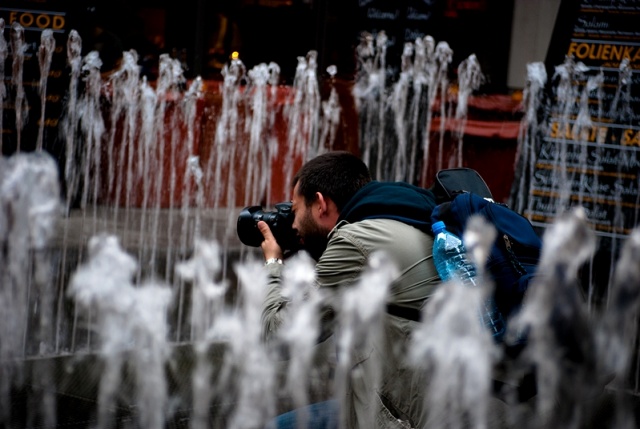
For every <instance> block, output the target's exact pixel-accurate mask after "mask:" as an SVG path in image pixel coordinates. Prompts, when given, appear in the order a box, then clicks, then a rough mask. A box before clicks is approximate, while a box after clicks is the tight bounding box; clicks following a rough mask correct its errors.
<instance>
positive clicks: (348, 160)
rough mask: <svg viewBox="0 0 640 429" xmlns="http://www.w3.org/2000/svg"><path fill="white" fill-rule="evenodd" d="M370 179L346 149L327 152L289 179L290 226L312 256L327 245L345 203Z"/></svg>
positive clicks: (315, 257) (360, 163)
mask: <svg viewBox="0 0 640 429" xmlns="http://www.w3.org/2000/svg"><path fill="white" fill-rule="evenodd" d="M370 181H371V175H370V173H369V169H368V168H367V166H366V165H365V164H364V162H362V160H361V159H360V158H358V157H357V156H355V155H353V154H351V153H349V152H343V151H339V152H328V153H325V154H322V155H319V156H317V157H316V158H314V159H312V160H310V161H308V162H307V163H306V164H304V165H303V166H302V168H301V169H300V171H298V173H297V174H296V176H295V177H294V179H293V184H294V188H293V198H292V200H291V202H292V204H293V205H292V210H293V212H294V214H295V219H294V221H293V228H294V229H295V230H296V231H297V232H298V235H299V236H300V238H301V240H302V242H303V247H304V248H305V250H307V251H308V252H309V254H310V255H311V256H312V257H313V258H314V259H316V260H317V259H319V258H320V255H322V253H323V252H324V250H325V248H326V247H327V242H328V239H327V236H328V234H329V232H330V231H331V230H332V229H333V227H334V226H335V225H336V223H337V220H338V217H339V215H340V211H341V210H342V208H343V207H344V206H345V204H346V203H347V202H348V201H349V200H350V199H351V198H352V197H353V196H354V195H355V194H356V192H358V191H359V190H360V188H362V187H363V186H364V185H366V184H367V183H369V182H370Z"/></svg>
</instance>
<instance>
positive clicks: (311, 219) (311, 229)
mask: <svg viewBox="0 0 640 429" xmlns="http://www.w3.org/2000/svg"><path fill="white" fill-rule="evenodd" d="M291 204H292V205H291V209H292V210H293V213H294V220H293V229H294V230H295V231H296V232H297V234H298V237H300V241H301V243H302V247H303V248H304V249H305V250H306V251H307V252H309V254H310V255H311V257H312V258H313V259H315V260H316V261H317V260H318V259H320V256H321V255H322V253H323V252H324V250H325V249H326V248H327V243H328V241H329V240H328V238H327V236H328V235H329V232H331V231H330V230H328V229H326V228H323V227H322V225H320V223H319V222H318V219H317V216H318V213H319V211H318V208H319V205H318V204H319V203H318V202H317V201H315V202H313V203H312V204H311V205H310V206H307V204H306V202H305V199H304V197H303V196H302V195H300V194H299V193H298V185H296V186H295V188H294V189H293V198H292V199H291Z"/></svg>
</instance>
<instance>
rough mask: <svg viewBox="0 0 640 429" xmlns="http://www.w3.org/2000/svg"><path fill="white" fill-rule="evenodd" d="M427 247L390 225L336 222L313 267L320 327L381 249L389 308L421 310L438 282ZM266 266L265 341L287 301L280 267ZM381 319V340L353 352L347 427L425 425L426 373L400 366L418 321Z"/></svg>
mask: <svg viewBox="0 0 640 429" xmlns="http://www.w3.org/2000/svg"><path fill="white" fill-rule="evenodd" d="M432 247H433V239H432V237H431V236H430V235H428V234H425V233H423V232H421V231H420V230H418V229H416V228H414V227H412V226H409V225H406V224H404V223H401V222H398V221H395V220H389V219H372V220H363V221H360V222H356V223H353V224H349V223H346V222H344V221H343V222H341V223H339V224H338V225H337V226H336V227H335V228H334V229H333V230H332V231H331V233H330V235H329V243H328V246H327V249H326V250H325V252H324V253H323V255H322V257H321V258H320V260H319V261H318V263H317V264H316V282H317V287H318V288H319V290H320V291H321V292H324V295H323V296H324V297H325V301H326V306H325V309H324V314H323V319H322V320H323V326H322V328H323V330H325V331H329V333H331V332H332V331H333V329H334V326H333V323H332V322H333V321H334V319H333V318H332V317H331V315H332V310H333V309H336V308H339V307H340V299H341V296H342V293H343V292H344V290H346V289H347V288H349V287H352V286H354V285H355V284H356V282H357V281H358V279H359V278H360V275H361V273H362V272H363V270H364V269H365V268H366V267H367V262H368V259H369V257H370V256H371V254H372V253H373V252H375V251H383V252H385V254H386V255H387V257H389V258H390V259H391V260H392V261H393V262H394V263H395V265H396V267H397V269H398V273H399V275H398V276H397V278H396V279H395V280H394V281H393V283H392V284H391V286H390V294H389V297H388V303H389V304H395V305H400V306H404V307H411V308H415V309H420V308H421V307H422V306H423V305H424V302H425V300H427V299H428V298H429V296H430V295H431V294H432V293H433V292H434V290H435V288H436V287H437V286H438V285H439V284H440V278H439V276H438V274H437V272H436V269H435V267H434V265H433V261H432V257H431V252H432ZM268 269H269V275H270V283H269V288H270V289H269V291H268V296H267V299H266V302H265V306H264V310H263V326H264V329H265V336H266V338H269V337H271V336H272V335H273V334H274V333H275V332H276V330H277V329H278V326H279V325H280V323H281V320H282V312H283V311H285V309H286V308H287V300H286V299H285V298H284V297H282V295H281V286H280V275H281V271H282V266H281V265H278V264H272V265H269V266H268ZM363 305H366V303H363ZM382 318H383V320H382V324H383V329H382V335H379V336H377V337H376V338H375V340H374V341H373V342H372V343H370V344H368V345H367V347H366V348H361V349H358V350H353V351H352V359H351V371H350V375H349V377H348V383H347V389H346V397H345V398H342V399H343V400H344V411H343V416H344V419H345V427H347V428H363V429H371V428H395V427H403V428H407V427H423V426H424V423H425V419H426V416H425V410H424V402H425V401H424V392H425V383H426V380H425V376H424V374H417V373H416V372H415V371H414V370H413V368H412V366H411V365H409V364H408V363H407V362H406V361H405V359H406V357H407V348H408V346H409V341H410V335H411V332H412V329H413V328H415V327H416V326H417V323H416V322H413V321H410V320H407V319H403V318H400V317H396V316H392V315H390V314H388V313H386V312H385V313H384V314H383V315H382ZM378 371H380V372H378ZM376 374H379V378H378V377H376ZM378 380H379V381H378ZM339 399H340V398H339Z"/></svg>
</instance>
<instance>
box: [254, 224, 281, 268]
mask: <svg viewBox="0 0 640 429" xmlns="http://www.w3.org/2000/svg"><path fill="white" fill-rule="evenodd" d="M258 229H259V230H260V232H261V233H262V236H263V237H264V241H263V242H262V244H260V247H261V248H262V253H264V259H265V260H268V259H271V258H278V259H282V255H283V254H282V249H281V248H280V245H279V244H278V242H277V241H276V238H275V237H274V236H273V234H272V233H271V229H269V225H267V223H266V222H264V221H259V222H258Z"/></svg>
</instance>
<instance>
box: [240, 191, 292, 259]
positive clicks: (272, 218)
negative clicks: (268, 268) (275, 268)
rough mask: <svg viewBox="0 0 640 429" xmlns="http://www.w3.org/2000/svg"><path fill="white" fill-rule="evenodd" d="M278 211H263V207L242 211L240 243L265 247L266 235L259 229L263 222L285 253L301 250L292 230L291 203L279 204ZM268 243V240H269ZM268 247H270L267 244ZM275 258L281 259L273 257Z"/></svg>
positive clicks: (277, 205)
mask: <svg viewBox="0 0 640 429" xmlns="http://www.w3.org/2000/svg"><path fill="white" fill-rule="evenodd" d="M275 209H276V211H273V212H269V211H263V210H262V207H261V206H249V207H245V208H244V209H242V211H241V212H240V215H239V216H238V225H237V232H238V238H239V239H240V241H241V242H242V243H243V244H245V245H247V246H251V247H263V250H266V249H265V248H264V246H263V242H265V235H263V233H262V231H260V229H259V228H258V222H260V221H263V222H264V223H266V224H267V226H268V227H269V230H270V231H271V232H270V233H271V234H272V235H273V238H274V239H275V241H276V242H277V244H278V245H279V246H280V248H281V249H282V251H283V252H287V251H296V250H298V249H299V248H300V241H299V239H298V236H297V234H296V233H295V231H294V230H293V228H292V225H293V218H294V214H293V212H292V210H291V203H290V202H283V203H278V204H276V205H275ZM267 241H268V240H267ZM266 245H269V243H268V242H267V243H266ZM265 256H266V254H265ZM273 257H279V256H277V255H273Z"/></svg>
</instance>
